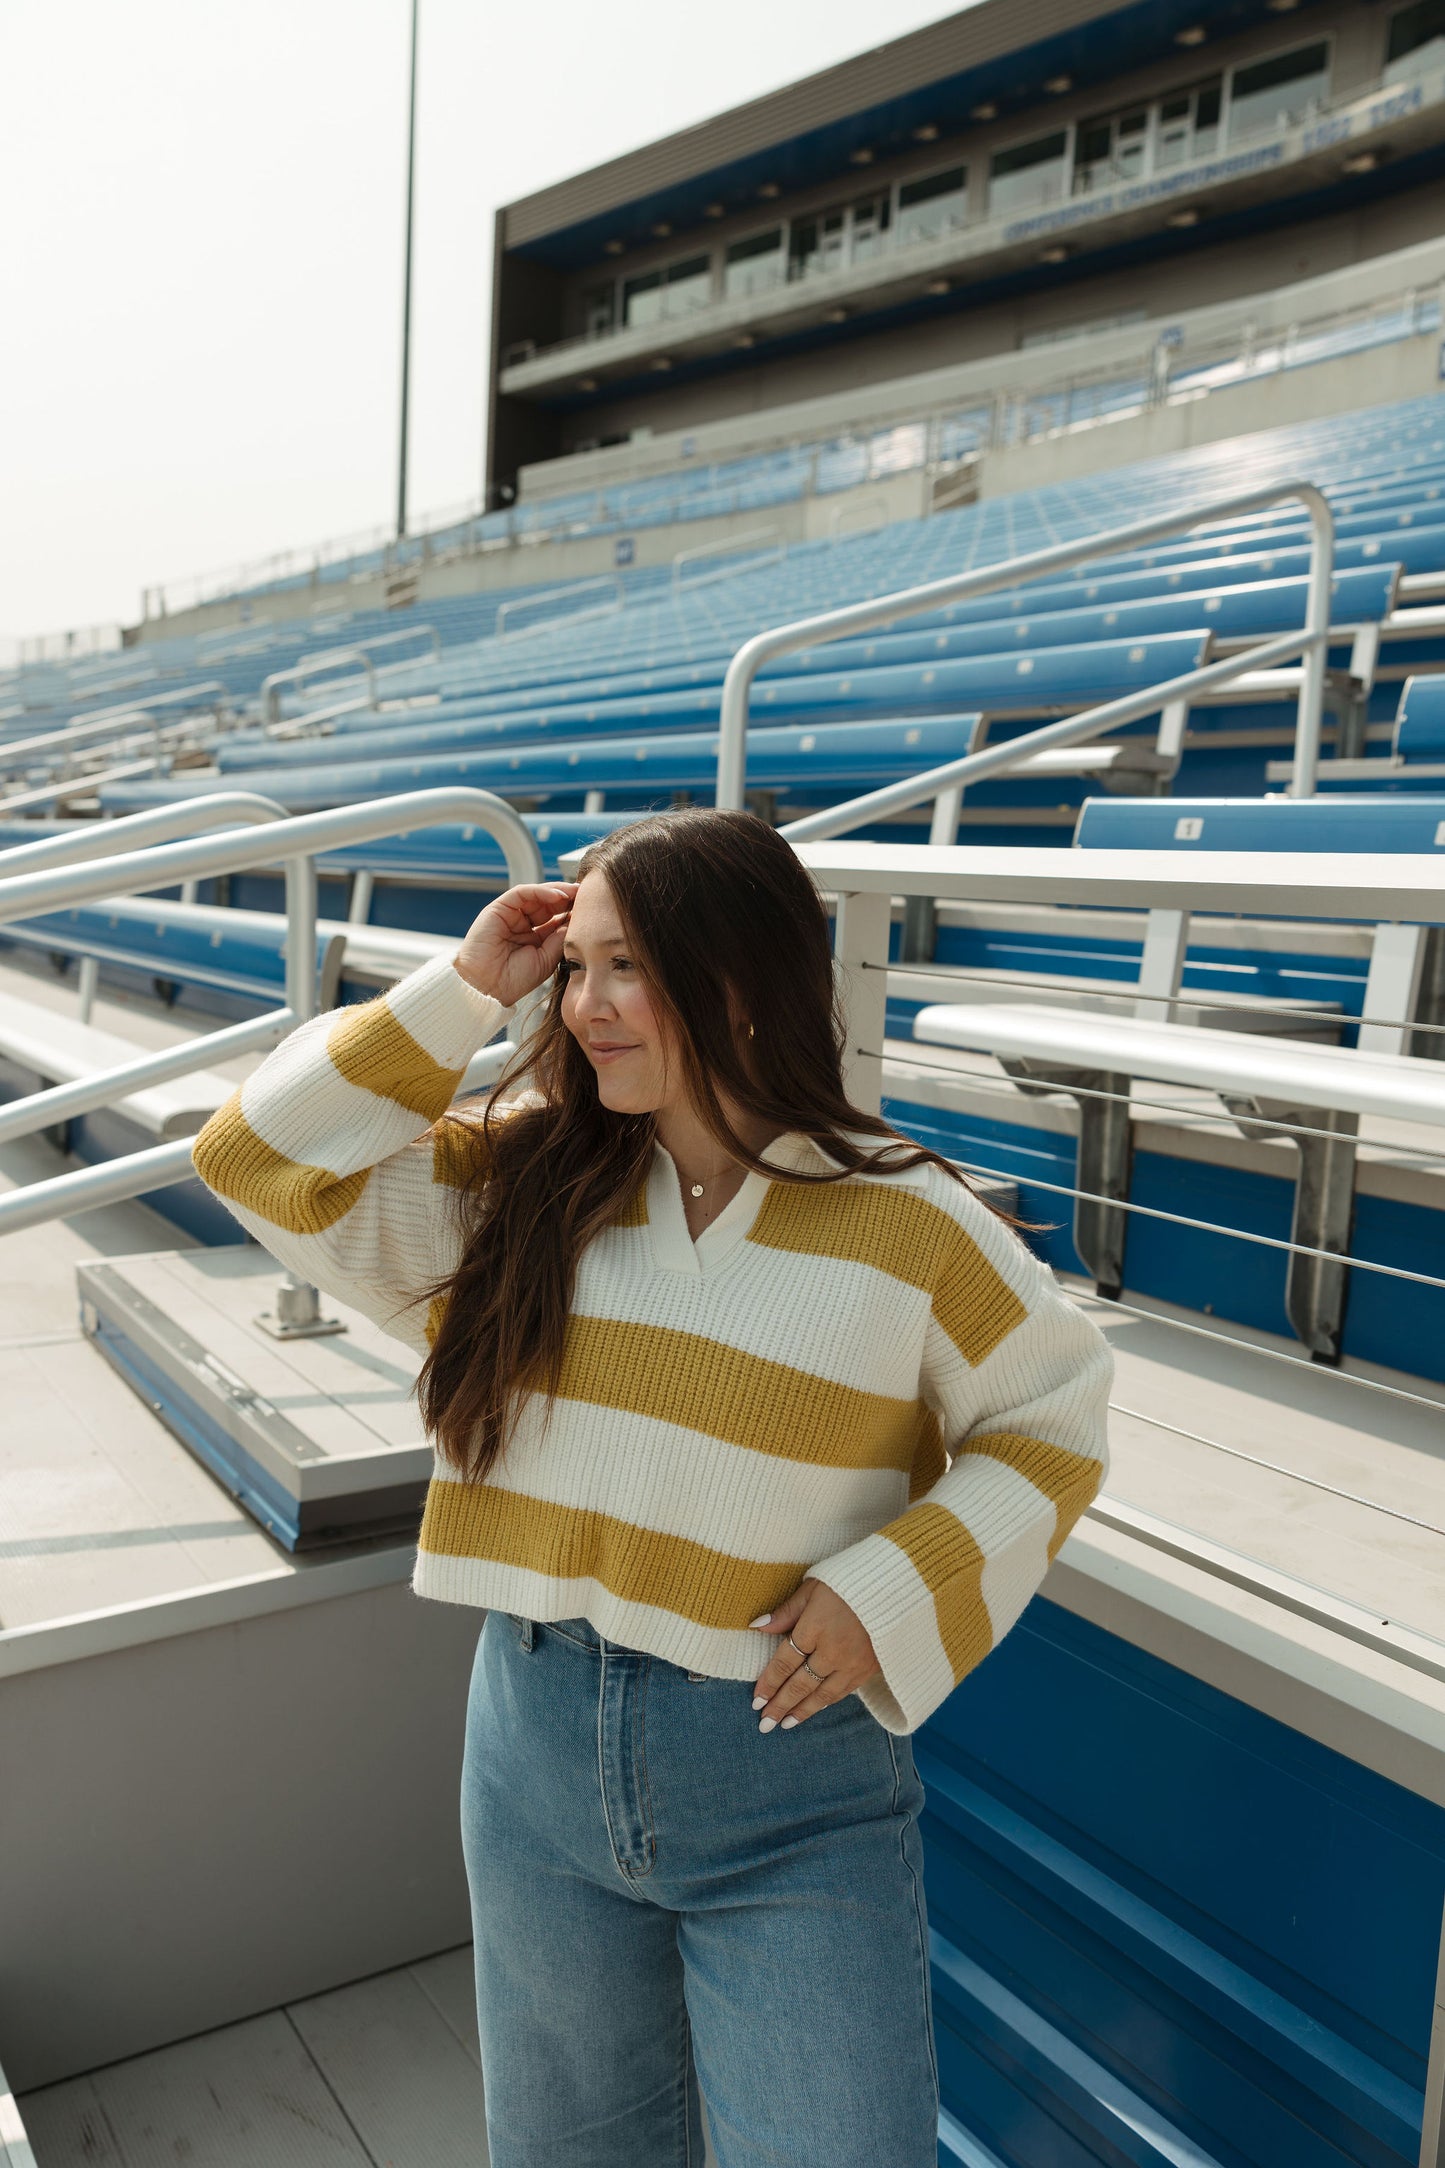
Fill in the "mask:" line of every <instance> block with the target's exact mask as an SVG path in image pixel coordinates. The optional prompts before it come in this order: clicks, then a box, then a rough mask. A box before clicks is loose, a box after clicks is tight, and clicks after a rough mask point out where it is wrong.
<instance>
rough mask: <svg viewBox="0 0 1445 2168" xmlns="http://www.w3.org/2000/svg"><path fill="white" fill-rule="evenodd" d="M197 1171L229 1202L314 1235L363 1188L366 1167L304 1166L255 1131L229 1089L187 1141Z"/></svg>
mask: <svg viewBox="0 0 1445 2168" xmlns="http://www.w3.org/2000/svg"><path fill="white" fill-rule="evenodd" d="M191 1157H192V1159H193V1161H194V1163H195V1168H196V1172H197V1174H199V1176H200V1178H201V1180H202V1181H203V1182H204V1183H205V1184H206V1187H207V1188H208V1189H213V1190H214V1191H215V1192H216V1194H217V1196H218V1197H225V1198H228V1199H229V1200H230V1202H231V1203H232V1204H239V1205H244V1206H245V1208H246V1210H247V1211H248V1212H256V1213H259V1215H260V1216H261V1218H262V1219H264V1220H269V1221H270V1223H271V1225H272V1226H273V1227H282V1228H284V1229H285V1230H286V1232H287V1234H292V1235H319V1234H324V1233H325V1231H326V1229H327V1228H328V1227H334V1226H335V1225H336V1222H337V1221H338V1220H339V1219H343V1218H344V1217H345V1215H346V1214H347V1213H348V1212H349V1211H350V1210H351V1207H352V1206H353V1205H354V1204H355V1202H356V1200H357V1198H358V1197H359V1196H360V1195H361V1192H362V1191H363V1190H364V1189H365V1187H366V1183H367V1177H368V1176H369V1175H370V1173H371V1169H370V1168H369V1167H361V1168H359V1169H358V1170H357V1172H356V1173H355V1174H333V1173H332V1172H331V1170H330V1169H329V1168H328V1167H308V1166H304V1165H302V1164H301V1163H299V1162H298V1161H296V1160H294V1159H288V1158H287V1157H286V1155H285V1153H284V1152H278V1151H277V1150H276V1149H275V1147H274V1146H273V1145H270V1144H268V1143H267V1142H266V1140H265V1138H264V1137H258V1136H257V1134H256V1132H255V1130H254V1129H253V1128H252V1127H251V1124H250V1123H249V1122H248V1121H247V1119H246V1117H245V1115H244V1114H243V1113H242V1112H241V1094H240V1093H239V1092H234V1093H233V1094H232V1096H231V1097H230V1098H229V1099H228V1100H227V1101H226V1104H225V1105H224V1106H223V1107H221V1108H219V1109H218V1110H217V1112H216V1113H214V1114H213V1115H212V1116H211V1119H210V1120H209V1121H208V1122H207V1124H206V1126H205V1128H204V1129H203V1130H202V1131H201V1133H200V1135H199V1136H198V1137H197V1139H196V1141H195V1144H194V1146H193V1147H192V1152H191Z"/></svg>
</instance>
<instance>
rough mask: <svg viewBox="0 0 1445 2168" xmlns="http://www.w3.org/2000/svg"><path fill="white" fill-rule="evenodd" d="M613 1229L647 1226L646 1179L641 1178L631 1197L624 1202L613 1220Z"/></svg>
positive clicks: (644, 1177)
mask: <svg viewBox="0 0 1445 2168" xmlns="http://www.w3.org/2000/svg"><path fill="white" fill-rule="evenodd" d="M612 1225H613V1226H614V1227H645V1226H646V1225H647V1177H646V1175H644V1176H643V1178H642V1180H641V1181H640V1182H639V1183H638V1185H637V1187H636V1189H635V1190H634V1191H633V1192H632V1195H631V1196H630V1197H629V1198H628V1199H627V1200H626V1202H625V1203H624V1205H623V1207H622V1209H621V1211H620V1212H619V1213H618V1215H617V1217H616V1219H615V1220H613V1221H612Z"/></svg>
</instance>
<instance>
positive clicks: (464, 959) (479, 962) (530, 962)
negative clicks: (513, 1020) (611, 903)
mask: <svg viewBox="0 0 1445 2168" xmlns="http://www.w3.org/2000/svg"><path fill="white" fill-rule="evenodd" d="M576 893H577V883H576V882H575V881H557V882H551V883H538V884H536V885H535V886H528V885H524V886H522V887H520V888H509V889H507V890H506V892H505V893H504V894H503V895H500V896H498V897H496V898H495V900H494V901H493V902H491V903H489V904H488V905H487V907H486V909H485V911H481V912H479V913H478V915H477V917H476V918H475V919H473V921H472V924H471V928H470V930H469V932H468V934H467V937H466V939H465V941H463V943H462V945H461V947H460V948H459V949H458V950H457V953H456V957H455V959H454V961H455V963H456V967H457V970H458V971H459V972H460V973H461V975H462V977H463V978H464V979H465V980H466V982H467V984H468V985H469V986H475V987H476V989H477V992H478V993H479V994H490V995H491V996H492V999H493V1000H494V1001H500V1002H501V1003H502V1006H503V1007H504V1008H508V1009H510V1008H511V1007H512V1006H513V1004H514V1003H515V1002H518V1001H521V1000H523V999H524V998H525V997H526V996H527V995H528V994H530V993H532V992H533V991H534V990H535V989H536V988H537V987H539V986H540V985H541V984H542V982H543V980H544V979H546V978H549V977H550V976H551V974H552V973H553V972H554V971H555V970H556V968H557V966H558V964H559V963H560V962H561V960H562V940H563V937H564V935H565V934H566V931H567V920H568V916H569V914H570V912H571V909H572V899H573V897H574V896H575V895H576Z"/></svg>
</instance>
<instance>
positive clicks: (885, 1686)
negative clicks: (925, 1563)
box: [808, 1534, 993, 1732]
mask: <svg viewBox="0 0 1445 2168" xmlns="http://www.w3.org/2000/svg"><path fill="white" fill-rule="evenodd" d="M808 1573H809V1575H810V1576H811V1578H812V1579H814V1580H816V1581H821V1582H822V1583H823V1585H824V1587H826V1588H831V1589H832V1591H833V1593H834V1595H835V1596H841V1597H842V1599H843V1601H844V1603H846V1604H847V1605H848V1607H849V1609H850V1610H852V1611H855V1612H856V1613H857V1614H858V1617H859V1618H860V1619H861V1620H862V1622H863V1625H864V1627H865V1628H866V1630H867V1634H868V1638H869V1640H870V1641H871V1642H872V1644H873V1653H874V1655H875V1656H876V1657H877V1659H878V1662H879V1664H880V1666H881V1670H880V1672H879V1673H877V1674H875V1676H874V1677H873V1678H872V1679H870V1680H868V1681H867V1683H866V1684H865V1685H863V1686H860V1687H859V1688H858V1698H859V1700H860V1701H861V1702H862V1703H863V1706H864V1707H865V1708H866V1709H867V1710H868V1711H869V1713H870V1714H871V1715H873V1716H875V1717H876V1718H877V1719H878V1721H879V1723H880V1724H881V1725H882V1726H883V1728H884V1730H885V1731H892V1732H910V1731H916V1730H917V1729H918V1726H919V1725H920V1724H921V1723H923V1722H924V1721H925V1720H926V1719H927V1718H928V1717H930V1716H932V1714H933V1712H934V1710H935V1709H936V1708H937V1707H938V1706H939V1704H940V1702H942V1701H944V1700H946V1699H947V1697H948V1695H949V1694H950V1693H951V1692H952V1691H953V1688H954V1686H955V1685H956V1683H957V1680H956V1678H955V1675H954V1669H953V1666H952V1664H951V1663H950V1661H949V1658H948V1655H947V1653H946V1652H945V1650H944V1648H943V1645H942V1641H941V1639H940V1635H939V1628H938V1606H937V1602H936V1600H935V1598H934V1595H933V1592H932V1590H931V1589H930V1588H927V1587H925V1586H923V1585H922V1583H921V1581H920V1578H919V1574H918V1571H917V1568H916V1566H915V1565H914V1563H913V1562H912V1561H911V1560H910V1559H909V1558H908V1557H907V1556H906V1555H905V1554H904V1552H903V1551H901V1550H900V1549H899V1547H898V1545H897V1544H896V1543H894V1542H892V1541H891V1540H890V1539H889V1538H888V1537H887V1536H885V1535H881V1534H878V1535H871V1536H864V1537H863V1538H862V1540H861V1541H860V1542H858V1543H852V1544H850V1545H849V1546H848V1548H847V1550H845V1551H835V1552H834V1553H833V1556H832V1557H831V1558H825V1559H823V1560H821V1561H820V1562H819V1564H817V1565H815V1566H810V1567H809V1568H808ZM949 1595H950V1598H953V1599H955V1600H956V1599H957V1598H958V1597H959V1596H960V1595H962V1597H963V1603H964V1607H965V1608H966V1609H968V1610H970V1611H972V1610H973V1609H974V1608H975V1607H976V1610H977V1617H976V1618H972V1619H970V1620H969V1621H968V1623H967V1626H966V1628H965V1639H966V1640H967V1641H968V1642H969V1643H971V1644H972V1648H973V1651H974V1652H975V1653H976V1655H977V1656H983V1655H986V1654H987V1652H988V1650H989V1648H990V1647H991V1646H992V1643H993V1635H992V1631H991V1628H990V1625H989V1617H988V1611H987V1609H986V1607H985V1605H984V1602H983V1597H982V1593H981V1591H980V1590H979V1588H978V1586H977V1582H976V1580H975V1581H974V1585H973V1586H972V1587H971V1588H969V1589H967V1590H966V1592H965V1591H964V1590H962V1589H960V1588H958V1587H957V1586H956V1585H955V1586H951V1587H950V1590H949Z"/></svg>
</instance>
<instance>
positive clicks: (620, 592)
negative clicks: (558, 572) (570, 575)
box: [492, 572, 627, 640]
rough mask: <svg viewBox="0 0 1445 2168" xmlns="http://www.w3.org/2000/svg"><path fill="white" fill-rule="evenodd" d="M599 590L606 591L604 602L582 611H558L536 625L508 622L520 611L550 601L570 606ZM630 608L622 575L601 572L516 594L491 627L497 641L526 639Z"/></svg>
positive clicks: (590, 603) (595, 603)
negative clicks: (553, 615) (592, 576)
mask: <svg viewBox="0 0 1445 2168" xmlns="http://www.w3.org/2000/svg"><path fill="white" fill-rule="evenodd" d="M599 587H604V588H606V590H607V599H606V601H604V602H589V603H587V604H585V605H584V606H583V608H582V609H580V610H573V609H564V610H559V611H558V613H557V615H556V616H555V617H543V618H539V619H538V620H537V622H536V624H534V625H514V624H510V623H509V622H508V620H509V619H510V618H512V617H513V616H515V614H516V613H517V612H518V611H520V610H531V609H536V608H537V607H538V606H539V605H540V604H542V603H547V602H564V603H569V602H572V601H574V600H575V599H576V597H577V596H578V595H586V594H592V593H595V591H596V590H597V589H598V588H599ZM626 607H627V590H626V587H625V586H624V584H623V580H622V575H621V573H620V572H599V573H598V574H597V575H596V577H595V578H593V579H590V580H569V581H568V582H567V584H566V585H565V586H564V587H543V588H540V589H538V591H537V592H536V593H535V594H525V595H513V596H511V597H510V598H509V599H508V600H507V601H506V602H503V603H499V604H498V606H497V615H496V618H495V620H494V621H493V625H492V632H493V636H494V638H496V639H498V640H525V639H529V638H531V637H532V636H533V635H534V634H536V633H539V632H550V631H551V630H553V628H554V627H555V626H557V625H558V624H562V623H566V624H568V625H576V624H580V623H581V622H582V620H583V619H584V618H589V617H611V616H613V615H614V614H615V613H616V612H617V611H618V610H623V609H626Z"/></svg>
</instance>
